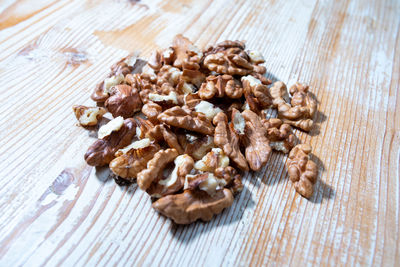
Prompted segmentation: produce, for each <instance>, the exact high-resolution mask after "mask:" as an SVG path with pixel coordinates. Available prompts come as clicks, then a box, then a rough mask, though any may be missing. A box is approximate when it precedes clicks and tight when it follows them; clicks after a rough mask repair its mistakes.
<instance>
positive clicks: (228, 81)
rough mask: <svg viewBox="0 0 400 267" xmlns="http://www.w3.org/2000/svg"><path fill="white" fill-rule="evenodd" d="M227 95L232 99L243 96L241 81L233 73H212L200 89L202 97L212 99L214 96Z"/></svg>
mask: <svg viewBox="0 0 400 267" xmlns="http://www.w3.org/2000/svg"><path fill="white" fill-rule="evenodd" d="M225 95H226V96H227V97H229V98H232V99H237V98H240V97H242V95H243V88H242V85H241V84H240V82H239V81H238V80H236V79H234V78H233V77H232V76H231V75H227V74H224V75H219V76H214V75H210V76H208V77H207V79H206V81H205V82H204V83H203V84H202V85H201V87H200V89H199V96H200V98H201V99H205V100H207V99H211V98H213V97H224V96H225Z"/></svg>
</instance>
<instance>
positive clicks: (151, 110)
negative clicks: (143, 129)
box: [142, 101, 162, 122]
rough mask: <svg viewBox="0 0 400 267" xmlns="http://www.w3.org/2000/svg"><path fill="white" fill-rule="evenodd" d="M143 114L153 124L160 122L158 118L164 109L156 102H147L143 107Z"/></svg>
mask: <svg viewBox="0 0 400 267" xmlns="http://www.w3.org/2000/svg"><path fill="white" fill-rule="evenodd" d="M142 112H143V114H144V115H146V117H147V118H148V119H149V120H150V121H151V122H158V120H157V116H158V115H160V114H161V112H162V107H161V106H160V105H158V104H156V103H154V102H151V101H149V102H147V103H146V104H144V105H143V107H142Z"/></svg>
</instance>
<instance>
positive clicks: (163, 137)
mask: <svg viewBox="0 0 400 267" xmlns="http://www.w3.org/2000/svg"><path fill="white" fill-rule="evenodd" d="M145 136H146V137H148V138H150V139H152V140H156V142H161V141H165V142H166V143H167V144H168V146H169V147H170V148H175V149H176V150H177V151H178V153H179V154H182V153H183V152H184V150H183V148H182V146H181V145H180V143H179V141H178V137H177V136H176V134H175V133H174V132H173V131H172V130H171V129H170V128H169V127H168V125H164V124H158V125H156V126H154V127H153V128H152V129H149V130H148V131H147V132H146V133H145Z"/></svg>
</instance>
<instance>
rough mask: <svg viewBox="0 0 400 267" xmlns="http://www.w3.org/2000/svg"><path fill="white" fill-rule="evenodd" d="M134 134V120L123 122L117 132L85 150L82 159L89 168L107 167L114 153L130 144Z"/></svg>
mask: <svg viewBox="0 0 400 267" xmlns="http://www.w3.org/2000/svg"><path fill="white" fill-rule="evenodd" d="M135 134H136V123H135V121H134V119H131V118H129V119H126V120H124V123H123V125H122V126H121V128H120V129H119V130H118V131H113V132H112V133H111V134H110V135H107V136H105V137H104V138H103V139H99V140H97V141H95V142H94V143H93V144H92V145H91V146H90V147H89V148H88V150H87V152H86V154H85V156H84V158H85V161H86V162H87V164H89V165H91V166H104V165H107V164H109V163H110V162H111V160H113V159H114V158H115V152H117V150H118V149H121V148H123V147H125V146H127V145H129V144H130V143H131V142H132V139H133V138H134V136H135Z"/></svg>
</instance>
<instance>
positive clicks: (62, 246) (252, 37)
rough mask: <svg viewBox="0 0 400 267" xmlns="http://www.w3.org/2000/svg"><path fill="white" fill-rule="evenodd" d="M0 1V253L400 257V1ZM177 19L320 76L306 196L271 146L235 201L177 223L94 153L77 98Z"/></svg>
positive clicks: (237, 262) (161, 43)
mask: <svg viewBox="0 0 400 267" xmlns="http://www.w3.org/2000/svg"><path fill="white" fill-rule="evenodd" d="M0 3H1V4H0V12H1V13H0V74H1V75H0V84H1V86H0V92H1V94H2V96H3V99H4V100H3V101H2V105H0V114H1V115H2V116H1V117H0V155H1V159H2V160H1V161H0V162H1V163H0V196H1V198H0V208H1V210H2V213H1V214H0V265H1V266H3V265H7V266H9V265H29V266H32V265H33V266H42V265H48V266H53V265H65V266H71V265H74V266H75V265H77V266H83V265H90V266H91V265H96V266H97V265H100V266H104V265H145V266H149V265H161V266H187V265H193V264H194V265H196V266H197V265H199V266H200V265H201V266H203V265H210V266H218V265H222V266H231V265H234V266H248V265H256V266H264V265H267V264H270V265H304V264H306V265H316V266H317V265H318V266H319V265H367V266H377V265H382V266H394V265H396V263H398V262H400V234H399V213H400V207H399V203H400V201H399V195H400V193H399V191H400V185H399V182H400V181H399V177H400V175H399V165H400V149H399V145H400V131H399V128H400V115H399V112H400V109H399V107H400V96H399V90H400V88H399V84H400V76H399V75H400V62H399V61H400V39H399V38H400V37H399V32H400V3H399V2H398V1H395V0H393V1H385V2H382V1H373V2H371V1H366V0H357V1H346V0H341V1H329V0H325V1H317V0H314V1H276V0H269V1H264V0H256V1H245V0H235V1H226V0H208V1H201V0H184V1H183V0H182V1H179V0H173V1H161V0H142V1H124V0H118V1H111V0H102V1H91V0H87V1H51V0H40V1H35V4H32V2H29V1H25V0H20V1H1V2H0ZM177 33H183V34H184V35H186V36H188V37H189V38H191V39H192V40H193V41H195V42H196V43H197V44H198V45H200V46H204V45H206V44H209V43H215V42H217V41H221V40H225V39H239V40H246V44H247V46H248V47H249V48H252V49H257V50H260V51H261V52H262V53H263V54H264V56H265V58H266V67H267V69H268V75H269V77H270V78H272V79H274V80H282V81H284V82H293V81H296V80H299V81H303V82H307V83H309V84H310V88H311V90H312V92H313V93H314V94H315V95H316V97H317V99H318V100H319V102H320V103H319V113H318V114H317V115H316V120H317V122H318V127H317V128H315V129H314V130H313V131H312V132H311V133H310V134H306V133H303V132H300V131H296V134H297V135H298V136H299V138H300V140H301V141H302V142H308V143H310V144H311V145H312V146H313V153H314V154H315V156H314V159H315V160H316V161H317V162H318V167H319V170H320V176H319V182H318V183H317V184H316V186H315V193H314V196H313V197H312V198H311V199H310V200H306V199H304V198H302V197H301V196H299V195H298V194H297V193H296V192H295V191H294V189H293V186H292V184H291V183H290V182H289V181H288V179H287V173H286V170H285V168H284V163H285V161H286V156H285V155H283V154H278V153H277V154H274V155H273V156H272V157H271V159H270V162H269V164H268V166H267V167H266V168H263V169H262V170H261V171H260V172H258V173H253V174H248V175H247V176H246V177H245V179H244V185H245V190H244V191H243V192H242V193H241V194H240V195H239V196H238V197H237V198H236V199H235V202H234V205H233V206H232V207H231V208H229V209H227V210H225V211H224V212H223V213H222V214H220V215H218V216H216V217H215V218H214V219H213V220H212V221H210V222H208V223H202V222H196V223H194V224H192V225H188V226H176V225H174V224H173V223H171V222H170V220H168V219H166V218H164V217H162V216H159V214H157V213H156V212H155V211H153V210H152V209H151V202H150V199H149V198H148V196H147V195H146V194H144V193H143V192H142V191H141V190H139V189H138V188H137V186H136V184H134V185H131V186H129V187H120V186H117V185H115V183H114V182H113V181H112V179H110V177H109V171H108V170H107V169H95V168H91V167H89V166H87V165H86V163H85V162H84V160H83V154H84V152H85V150H86V148H87V147H88V146H89V145H90V144H91V143H92V142H93V141H94V140H95V134H94V133H93V132H88V131H85V130H84V129H82V128H80V127H76V125H75V124H76V120H75V118H74V116H73V114H72V110H71V106H72V105H73V104H90V103H91V101H90V99H89V94H90V92H91V90H92V88H93V87H94V86H95V84H96V83H97V82H98V81H99V80H101V79H102V78H103V77H104V76H105V75H106V74H107V72H108V68H109V66H110V65H111V64H112V63H114V62H115V61H116V59H119V58H121V57H123V56H125V55H127V54H128V53H129V52H131V51H141V53H142V55H143V56H144V57H146V56H148V55H149V53H150V52H151V51H152V50H153V49H155V48H156V47H167V46H168V45H169V43H170V42H171V40H172V38H173V36H174V35H175V34H177ZM10 152H11V153H10Z"/></svg>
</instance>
